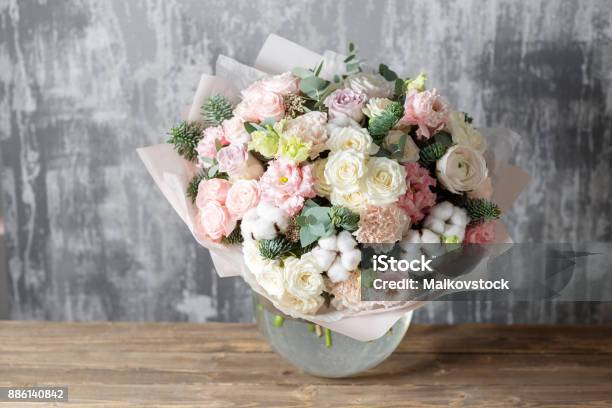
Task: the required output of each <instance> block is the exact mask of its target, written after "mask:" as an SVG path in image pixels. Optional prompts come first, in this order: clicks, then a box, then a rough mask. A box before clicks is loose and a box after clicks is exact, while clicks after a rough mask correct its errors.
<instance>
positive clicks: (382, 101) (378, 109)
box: [363, 98, 391, 118]
mask: <svg viewBox="0 0 612 408" xmlns="http://www.w3.org/2000/svg"><path fill="white" fill-rule="evenodd" d="M390 103H391V99H387V98H372V99H370V100H369V101H368V103H367V104H366V106H365V107H364V108H363V113H364V114H365V115H366V116H367V117H368V118H373V117H375V116H378V115H380V114H381V113H383V112H384V111H385V109H387V106H389V104H390Z"/></svg>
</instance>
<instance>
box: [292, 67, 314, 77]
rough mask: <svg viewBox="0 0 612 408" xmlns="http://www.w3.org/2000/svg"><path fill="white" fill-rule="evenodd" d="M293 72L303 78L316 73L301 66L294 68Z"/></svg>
mask: <svg viewBox="0 0 612 408" xmlns="http://www.w3.org/2000/svg"><path fill="white" fill-rule="evenodd" d="M291 73H292V74H293V75H295V76H296V77H298V78H301V79H304V78H308V77H311V76H313V75H314V73H313V72H312V71H311V70H309V69H306V68H301V67H297V68H293V70H291Z"/></svg>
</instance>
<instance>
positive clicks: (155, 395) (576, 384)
mask: <svg viewBox="0 0 612 408" xmlns="http://www.w3.org/2000/svg"><path fill="white" fill-rule="evenodd" d="M37 384H38V385H57V386H60V385H65V386H68V387H69V397H70V403H69V404H66V405H65V406H70V405H72V406H79V407H93V406H112V407H135V406H173V407H235V406H239V407H247V406H248V407H254V406H262V407H273V406H291V407H303V406H317V407H326V406H334V407H335V406H346V405H351V406H367V407H386V406H419V407H430V406H436V407H439V406H448V405H453V406H486V407H507V406H551V407H558V406H579V407H585V406H589V407H599V406H602V407H603V406H612V327H542V326H510V327H505V326H493V325H461V326H424V325H416V326H414V327H411V328H410V329H409V331H408V334H407V336H406V338H405V340H404V342H403V343H402V344H401V345H400V347H399V349H398V350H397V351H396V353H395V354H394V355H392V356H391V357H390V358H389V359H388V360H387V361H386V362H384V363H383V364H382V365H380V366H379V367H377V368H375V369H373V370H371V371H368V372H366V373H364V374H362V375H359V376H358V377H356V378H352V379H338V380H329V379H322V378H316V377H311V376H309V375H306V374H302V373H300V372H299V370H297V369H296V368H294V367H292V366H291V365H289V364H288V363H285V362H284V361H283V360H282V359H281V358H280V357H278V356H277V355H276V354H274V353H273V352H272V350H271V349H270V347H269V346H268V344H267V343H266V342H265V341H264V340H263V338H262V337H261V336H260V335H259V333H258V332H257V330H256V329H255V327H254V326H253V325H248V324H203V325H195V324H163V323H162V324H159V323H155V324H141V323H39V322H0V386H15V385H19V386H32V385H37ZM9 405H10V404H8V403H5V404H2V403H0V407H4V406H9ZM34 405H35V406H37V407H39V406H45V404H27V403H25V404H24V403H14V404H12V406H15V407H17V408H25V407H26V406H34ZM48 405H50V404H48ZM56 406H60V407H61V406H64V404H58V405H56Z"/></svg>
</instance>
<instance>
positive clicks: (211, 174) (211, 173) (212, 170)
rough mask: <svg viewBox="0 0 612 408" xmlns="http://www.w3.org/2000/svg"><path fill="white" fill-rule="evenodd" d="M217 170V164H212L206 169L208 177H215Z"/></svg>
mask: <svg viewBox="0 0 612 408" xmlns="http://www.w3.org/2000/svg"><path fill="white" fill-rule="evenodd" d="M218 171H219V165H215V166H212V167H210V168H209V169H208V178H215V176H216V175H217V172H218Z"/></svg>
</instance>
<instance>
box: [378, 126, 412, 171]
mask: <svg viewBox="0 0 612 408" xmlns="http://www.w3.org/2000/svg"><path fill="white" fill-rule="evenodd" d="M404 134H405V133H404V132H402V131H400V130H392V131H390V132H389V134H388V135H387V136H386V137H385V140H384V141H383V147H384V148H385V150H387V151H389V152H394V151H395V149H397V148H398V144H399V141H400V138H401V137H402V135H404ZM419 151H420V150H419V148H418V147H417V145H416V143H414V140H412V137H410V135H406V143H404V151H403V153H402V157H401V158H400V159H399V162H400V163H408V162H416V161H418V160H419Z"/></svg>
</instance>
